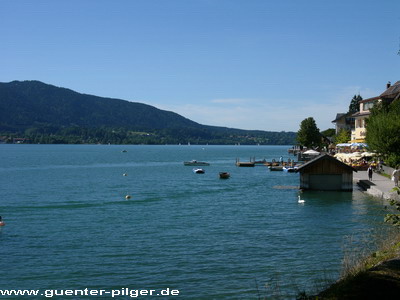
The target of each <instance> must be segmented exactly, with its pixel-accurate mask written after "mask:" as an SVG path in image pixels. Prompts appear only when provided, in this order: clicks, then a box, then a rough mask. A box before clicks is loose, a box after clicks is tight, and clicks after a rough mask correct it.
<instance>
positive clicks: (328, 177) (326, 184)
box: [296, 154, 357, 191]
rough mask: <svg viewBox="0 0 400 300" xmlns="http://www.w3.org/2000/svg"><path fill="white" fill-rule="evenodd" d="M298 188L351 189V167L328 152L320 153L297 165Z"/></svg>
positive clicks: (320, 189)
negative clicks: (299, 165) (298, 175)
mask: <svg viewBox="0 0 400 300" xmlns="http://www.w3.org/2000/svg"><path fill="white" fill-rule="evenodd" d="M296 172H299V173H300V189H304V190H319V191H352V190H353V172H357V170H356V169H354V168H353V167H351V166H349V165H346V164H345V163H343V162H341V161H339V160H337V159H336V158H334V157H333V156H330V155H328V154H324V155H320V156H317V157H316V158H314V159H313V160H311V161H309V162H307V163H305V164H304V165H302V166H301V167H299V168H298V169H297V170H296Z"/></svg>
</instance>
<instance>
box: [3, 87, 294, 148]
mask: <svg viewBox="0 0 400 300" xmlns="http://www.w3.org/2000/svg"><path fill="white" fill-rule="evenodd" d="M0 134H1V135H7V134H8V135H14V136H16V135H18V136H23V137H25V138H27V139H29V140H30V141H31V142H39V143H41V142H43V143H54V142H57V143H109V142H110V143H150V144H159V143H160V144H161V143H186V142H188V141H189V142H190V141H192V142H193V143H211V144H231V143H244V144H256V143H261V144H293V143H294V139H295V133H293V132H279V133H278V132H267V131H252V130H241V129H232V128H226V127H217V126H207V125H201V124H199V123H196V122H194V121H192V120H189V119H187V118H185V117H183V116H181V115H179V114H177V113H174V112H171V111H165V110H161V109H158V108H156V107H153V106H151V105H147V104H143V103H138V102H130V101H126V100H121V99H114V98H104V97H98V96H93V95H87V94H81V93H78V92H75V91H72V90H70V89H67V88H61V87H56V86H53V85H49V84H45V83H43V82H40V81H12V82H9V83H0Z"/></svg>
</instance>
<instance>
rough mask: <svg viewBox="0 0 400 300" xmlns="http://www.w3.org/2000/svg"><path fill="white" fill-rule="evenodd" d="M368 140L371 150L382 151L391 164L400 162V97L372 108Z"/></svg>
mask: <svg viewBox="0 0 400 300" xmlns="http://www.w3.org/2000/svg"><path fill="white" fill-rule="evenodd" d="M366 142H367V144H368V146H369V147H370V148H371V150H374V151H376V152H378V153H382V154H383V155H384V156H385V157H386V163H387V164H389V165H390V166H392V167H396V165H398V164H400V150H399V149H400V99H399V100H396V101H394V102H392V103H391V104H390V105H385V104H378V105H376V106H374V107H373V108H372V109H371V115H370V117H369V118H368V119H367V135H366Z"/></svg>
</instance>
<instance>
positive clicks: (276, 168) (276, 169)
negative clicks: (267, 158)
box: [268, 166, 283, 171]
mask: <svg viewBox="0 0 400 300" xmlns="http://www.w3.org/2000/svg"><path fill="white" fill-rule="evenodd" d="M268 169H269V170H270V171H283V167H282V166H269V167H268Z"/></svg>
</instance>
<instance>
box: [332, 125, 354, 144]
mask: <svg viewBox="0 0 400 300" xmlns="http://www.w3.org/2000/svg"><path fill="white" fill-rule="evenodd" d="M350 136H351V134H350V131H349V130H346V129H344V128H342V129H340V130H339V132H338V134H337V135H336V139H335V142H336V144H340V143H347V142H348V141H349V140H350Z"/></svg>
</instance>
